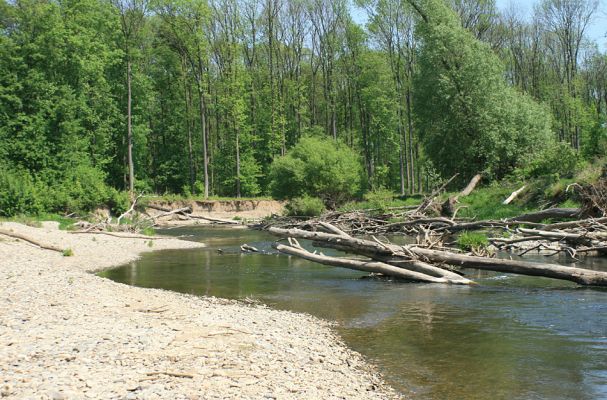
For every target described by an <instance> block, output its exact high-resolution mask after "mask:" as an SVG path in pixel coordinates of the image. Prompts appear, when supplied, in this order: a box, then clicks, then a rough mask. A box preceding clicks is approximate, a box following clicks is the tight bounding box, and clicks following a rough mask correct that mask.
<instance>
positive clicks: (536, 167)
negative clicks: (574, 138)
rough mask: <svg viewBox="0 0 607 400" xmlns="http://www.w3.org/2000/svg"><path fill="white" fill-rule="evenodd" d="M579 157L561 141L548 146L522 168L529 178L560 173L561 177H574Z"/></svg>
mask: <svg viewBox="0 0 607 400" xmlns="http://www.w3.org/2000/svg"><path fill="white" fill-rule="evenodd" d="M578 161H579V157H578V155H577V153H576V152H575V150H573V149H572V148H571V146H569V145H568V144H567V143H564V142H559V143H555V144H553V145H551V146H548V147H546V148H545V149H544V150H543V151H541V152H540V153H538V154H537V155H536V156H535V157H534V158H533V159H532V160H530V161H529V162H528V163H527V165H526V166H525V167H524V168H523V169H522V172H523V175H524V176H525V177H527V178H537V177H540V176H545V175H551V174H558V176H559V177H567V178H570V177H572V175H573V173H574V171H575V169H576V166H577V163H578Z"/></svg>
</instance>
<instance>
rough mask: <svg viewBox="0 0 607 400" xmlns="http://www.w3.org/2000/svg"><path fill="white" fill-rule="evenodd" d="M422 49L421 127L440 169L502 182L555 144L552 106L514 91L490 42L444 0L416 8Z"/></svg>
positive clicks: (417, 99)
mask: <svg viewBox="0 0 607 400" xmlns="http://www.w3.org/2000/svg"><path fill="white" fill-rule="evenodd" d="M415 5H416V7H420V9H419V11H420V13H421V17H422V19H423V23H420V24H419V29H418V31H419V36H420V37H421V38H422V39H423V46H422V47H421V49H420V54H419V61H418V63H419V70H418V72H417V75H416V80H415V84H414V88H415V92H414V93H415V96H414V100H415V102H416V105H417V107H416V110H417V115H418V118H419V129H420V131H421V132H422V133H421V135H422V142H423V143H424V145H425V148H426V153H427V154H428V156H429V158H430V159H431V160H432V161H433V163H434V165H435V166H436V167H437V168H438V170H439V171H440V172H441V173H443V174H445V175H447V174H449V173H453V172H454V171H458V172H460V174H461V175H462V177H463V179H467V178H468V177H470V176H473V175H474V174H475V173H477V172H479V171H486V172H488V173H490V174H492V175H493V176H497V177H502V176H503V175H504V174H505V173H507V172H509V171H511V170H512V169H513V168H514V167H515V166H517V164H520V162H519V161H521V160H523V159H527V157H526V156H527V155H528V154H529V153H531V154H534V153H539V152H540V151H541V150H542V149H543V148H545V147H546V146H549V145H550V144H551V140H552V135H551V133H550V119H549V115H548V113H547V112H546V110H545V109H543V108H542V107H540V106H539V105H538V104H537V103H536V102H535V101H533V100H532V99H531V98H530V97H528V96H526V95H525V94H521V93H518V92H517V91H516V90H515V89H513V88H511V87H509V86H508V85H507V84H506V81H505V80H504V68H503V66H502V63H501V62H500V60H499V59H498V57H497V55H495V54H494V53H493V51H492V50H491V48H490V47H489V45H487V44H486V43H483V42H480V41H478V40H476V39H475V38H474V37H473V36H472V33H471V32H470V31H468V30H466V29H464V28H463V27H462V26H461V24H460V21H459V20H458V19H457V16H456V15H455V14H454V13H453V12H452V11H451V10H450V9H449V7H448V6H447V5H446V4H445V3H444V2H442V1H441V0H426V1H423V2H418V3H416V4H415Z"/></svg>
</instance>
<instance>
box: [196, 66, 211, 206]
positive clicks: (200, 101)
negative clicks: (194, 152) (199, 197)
mask: <svg viewBox="0 0 607 400" xmlns="http://www.w3.org/2000/svg"><path fill="white" fill-rule="evenodd" d="M197 86H198V105H199V113H200V129H201V130H202V132H201V134H202V165H203V170H204V198H205V199H207V198H208V197H209V157H208V147H207V121H206V115H205V112H206V110H205V104H204V93H203V89H202V76H199V77H197Z"/></svg>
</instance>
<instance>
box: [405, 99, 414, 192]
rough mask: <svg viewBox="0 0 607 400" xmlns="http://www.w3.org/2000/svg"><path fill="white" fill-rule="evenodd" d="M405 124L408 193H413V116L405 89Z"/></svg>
mask: <svg viewBox="0 0 607 400" xmlns="http://www.w3.org/2000/svg"><path fill="white" fill-rule="evenodd" d="M406 102H407V124H408V126H407V127H408V129H407V130H408V135H409V166H410V171H411V180H410V181H409V192H410V193H413V192H414V191H415V159H414V157H413V115H412V111H411V89H410V88H409V87H407V95H406Z"/></svg>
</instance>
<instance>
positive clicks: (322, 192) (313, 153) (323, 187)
mask: <svg viewBox="0 0 607 400" xmlns="http://www.w3.org/2000/svg"><path fill="white" fill-rule="evenodd" d="M361 176H362V170H361V165H360V162H359V160H358V156H357V154H356V153H355V152H354V151H352V150H351V149H350V148H349V147H348V146H346V145H345V144H343V143H341V142H335V141H333V140H330V139H328V138H317V137H304V138H302V139H301V141H300V142H299V143H298V144H297V145H295V147H293V148H292V149H291V150H290V151H288V152H287V154H286V155H285V156H283V157H279V158H277V159H276V160H274V163H273V164H272V168H271V170H270V178H271V190H272V194H273V195H274V196H276V197H277V198H280V199H285V198H295V197H302V196H305V195H308V196H313V197H319V198H321V199H322V200H323V201H324V202H325V204H327V206H329V207H335V206H336V205H338V204H341V203H343V202H345V201H346V200H349V199H351V198H352V197H354V196H355V195H356V194H357V193H358V192H359V190H360V189H361Z"/></svg>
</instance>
